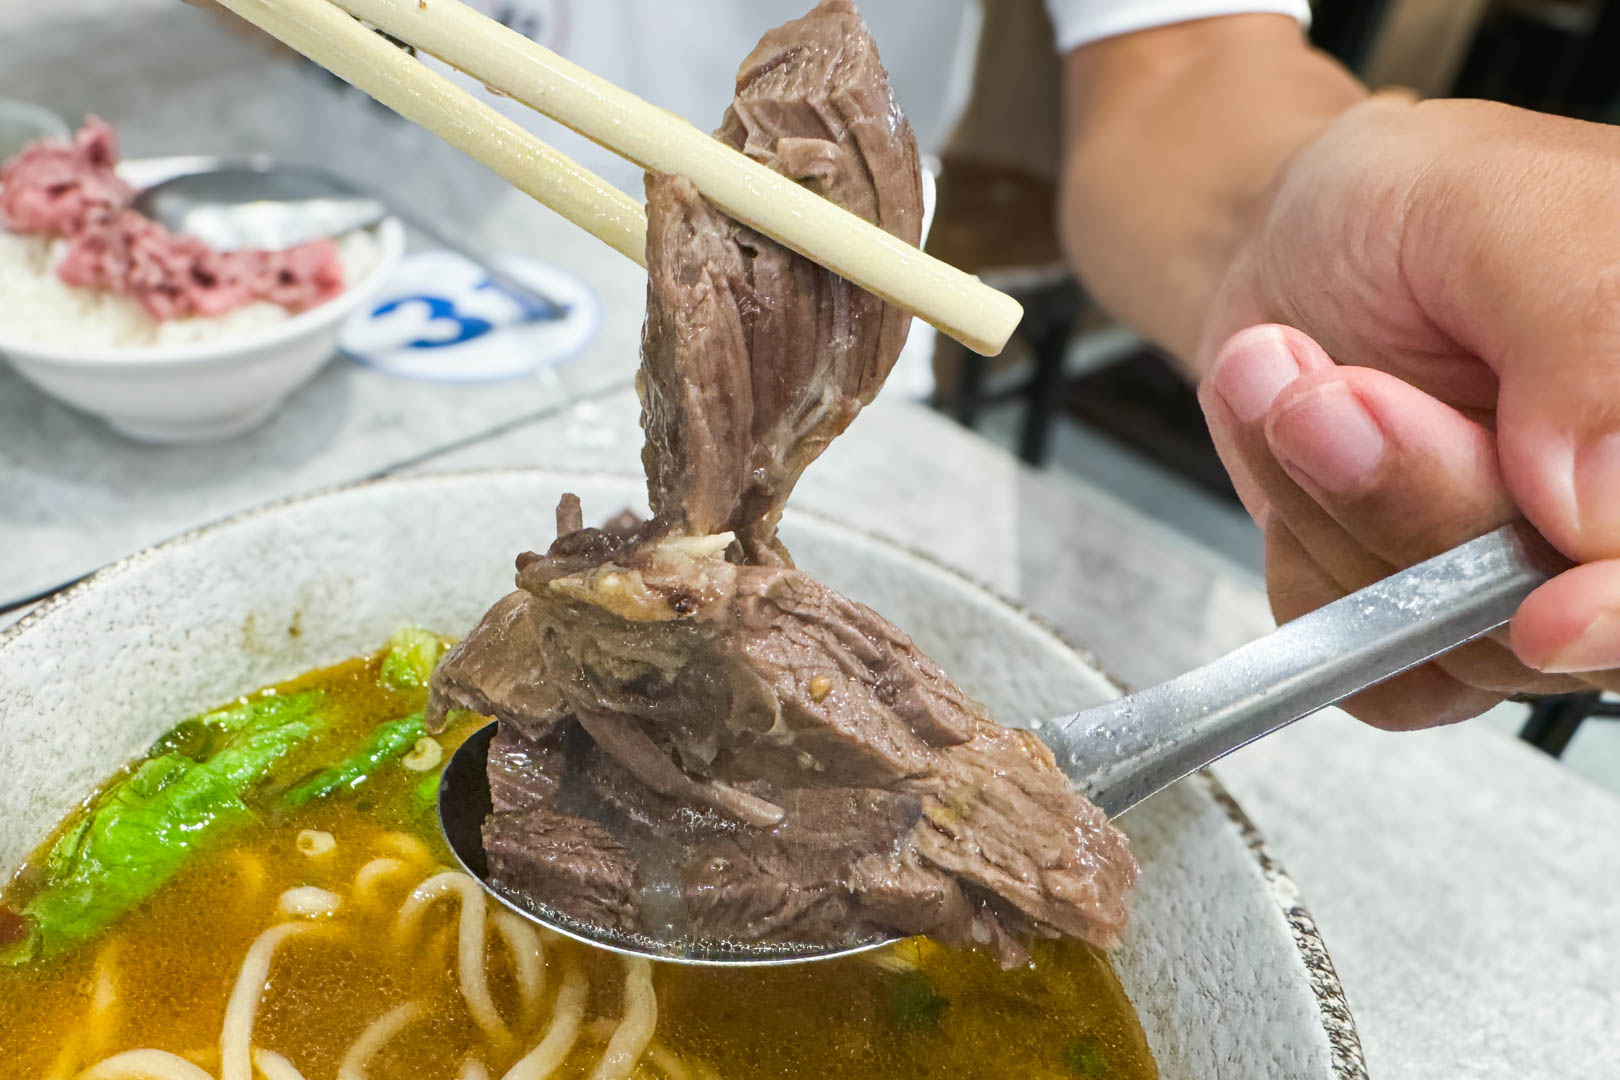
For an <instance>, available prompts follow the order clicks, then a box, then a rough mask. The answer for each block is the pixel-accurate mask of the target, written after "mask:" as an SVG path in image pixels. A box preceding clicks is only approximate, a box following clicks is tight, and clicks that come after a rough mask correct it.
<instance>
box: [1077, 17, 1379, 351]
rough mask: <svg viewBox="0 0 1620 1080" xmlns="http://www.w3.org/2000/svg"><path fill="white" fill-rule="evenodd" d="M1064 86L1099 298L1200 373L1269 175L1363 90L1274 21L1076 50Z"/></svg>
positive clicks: (1149, 33)
mask: <svg viewBox="0 0 1620 1080" xmlns="http://www.w3.org/2000/svg"><path fill="white" fill-rule="evenodd" d="M1064 81H1065V85H1064V95H1065V110H1066V111H1065V119H1064V125H1065V149H1064V179H1063V191H1062V207H1061V218H1060V220H1061V223H1062V228H1063V233H1064V237H1063V239H1064V244H1065V247H1066V249H1067V251H1068V253H1069V258H1070V261H1071V262H1072V263H1073V264H1074V266H1075V268H1076V270H1077V271H1078V272H1079V274H1080V276H1081V278H1082V280H1083V281H1084V283H1085V285H1086V287H1087V289H1088V291H1089V292H1090V293H1091V295H1092V296H1093V297H1094V298H1095V299H1097V301H1098V302H1099V303H1101V304H1102V305H1103V306H1104V307H1106V308H1107V309H1109V310H1110V311H1111V312H1113V313H1114V314H1115V315H1116V316H1117V317H1119V318H1120V319H1122V320H1124V321H1125V322H1126V323H1128V324H1130V325H1131V326H1133V327H1135V328H1136V329H1137V330H1138V331H1140V332H1141V333H1143V334H1144V335H1146V336H1147V337H1148V338H1150V339H1152V340H1153V341H1155V342H1157V343H1158V344H1160V345H1162V346H1164V347H1165V348H1167V349H1169V350H1170V351H1171V353H1173V354H1174V355H1175V356H1176V357H1177V358H1178V359H1180V360H1181V361H1182V362H1183V363H1185V364H1187V365H1189V367H1190V366H1191V364H1192V363H1193V358H1194V354H1195V351H1196V349H1197V345H1198V341H1199V332H1200V328H1201V326H1202V324H1203V319H1204V314H1205V312H1206V310H1207V309H1208V307H1209V304H1210V300H1211V298H1212V296H1213V293H1214V290H1215V287H1216V285H1217V283H1218V282H1219V280H1220V277H1221V275H1222V273H1223V272H1224V271H1225V269H1226V267H1227V266H1228V264H1229V263H1230V262H1231V259H1232V257H1233V255H1234V254H1235V253H1236V251H1237V249H1238V246H1239V244H1240V243H1241V242H1242V239H1243V237H1244V235H1245V234H1246V231H1247V229H1248V228H1249V227H1250V225H1251V223H1252V221H1253V219H1254V217H1255V215H1256V214H1257V213H1258V212H1259V209H1260V207H1261V205H1262V203H1263V197H1264V195H1265V193H1266V190H1267V188H1268V186H1269V185H1270V183H1271V181H1272V178H1273V177H1274V176H1275V175H1276V173H1277V171H1278V169H1279V168H1280V167H1281V166H1282V164H1283V163H1284V162H1285V161H1287V160H1288V159H1289V157H1291V156H1292V155H1293V154H1294V153H1295V151H1297V150H1298V149H1299V148H1300V147H1301V146H1303V145H1304V144H1305V143H1306V142H1308V141H1309V140H1310V139H1311V138H1312V137H1313V136H1315V135H1316V134H1317V133H1318V132H1320V131H1321V130H1322V129H1323V128H1324V127H1325V126H1326V125H1327V124H1328V123H1329V122H1330V121H1331V120H1332V119H1333V118H1334V117H1335V116H1337V115H1338V114H1339V113H1340V112H1342V111H1343V110H1345V109H1346V108H1349V107H1350V106H1351V105H1354V104H1355V103H1356V102H1357V101H1360V100H1361V99H1362V98H1364V97H1365V96H1366V91H1365V90H1364V89H1363V88H1362V86H1361V85H1360V84H1359V83H1358V82H1356V80H1355V79H1354V78H1353V77H1351V76H1350V75H1349V73H1347V72H1346V71H1345V70H1344V69H1343V68H1341V67H1340V66H1339V65H1338V64H1336V63H1335V62H1334V61H1333V60H1331V59H1329V58H1328V57H1327V56H1325V55H1323V54H1322V53H1319V52H1317V51H1315V50H1313V49H1311V48H1310V47H1309V46H1308V45H1307V44H1306V43H1305V41H1304V39H1303V35H1302V34H1301V33H1300V30H1299V27H1298V25H1297V24H1296V23H1294V21H1293V20H1291V19H1288V18H1285V17H1280V16H1276V15H1238V16H1229V17H1225V18H1218V19H1208V20H1203V21H1200V22H1194V23H1182V24H1179V25H1175V26H1167V27H1162V28H1159V29H1154V30H1146V31H1141V32H1139V33H1134V34H1126V35H1123V36H1120V37H1116V38H1111V39H1107V40H1104V41H1100V42H1097V43H1095V44H1092V45H1088V46H1085V47H1084V48H1081V49H1077V50H1075V51H1074V52H1073V53H1072V54H1070V55H1069V57H1068V59H1067V61H1066V64H1065V73H1064Z"/></svg>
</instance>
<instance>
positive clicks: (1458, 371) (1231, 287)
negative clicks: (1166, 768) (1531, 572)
mask: <svg viewBox="0 0 1620 1080" xmlns="http://www.w3.org/2000/svg"><path fill="white" fill-rule="evenodd" d="M1278 323H1280V324H1286V325H1287V326H1289V327H1294V328H1297V329H1283V328H1282V327H1280V326H1276V325H1263V324H1278ZM1256 324H1262V325H1256ZM1234 332H1235V336H1233V335H1234ZM1200 354H1201V355H1200V359H1199V367H1200V368H1202V369H1203V370H1206V371H1208V372H1209V374H1208V376H1207V377H1206V379H1205V380H1204V382H1203V385H1202V387H1201V389H1200V398H1201V400H1202V401H1203V404H1204V409H1205V413H1206V416H1207V417H1208V418H1209V422H1210V427H1211V430H1212V433H1213V434H1214V436H1215V440H1216V444H1217V446H1218V448H1219V449H1220V452H1221V456H1222V459H1223V460H1224V461H1225V463H1226V464H1227V467H1228V469H1229V470H1230V471H1231V473H1232V475H1233V478H1234V481H1235V483H1236V485H1237V487H1238V490H1239V493H1240V495H1241V496H1242V497H1243V500H1244V503H1245V505H1246V506H1247V507H1248V509H1249V510H1250V512H1251V513H1252V514H1253V515H1254V516H1255V519H1256V520H1257V521H1259V522H1260V523H1261V525H1262V527H1263V528H1264V530H1265V533H1266V550H1267V556H1266V558H1267V568H1266V571H1267V584H1268V589H1269V592H1270V594H1271V599H1272V605H1273V609H1274V611H1275V613H1276V615H1277V618H1278V619H1279V620H1286V619H1290V618H1294V617H1297V616H1298V615H1300V614H1303V613H1304V612H1306V611H1309V610H1312V609H1313V608H1316V607H1318V606H1320V605H1322V604H1324V603H1326V602H1328V601H1330V600H1332V599H1335V598H1336V597H1338V596H1340V595H1343V594H1344V593H1346V592H1348V591H1350V590H1353V589H1355V588H1359V587H1361V586H1362V585H1365V584H1368V583H1370V582H1371V581H1373V580H1376V579H1377V578H1379V577H1382V576H1384V575H1386V574H1388V573H1389V572H1391V571H1392V570H1393V569H1395V568H1398V567H1401V566H1406V565H1410V564H1411V563H1413V562H1416V561H1419V560H1421V559H1423V558H1426V557H1428V556H1430V555H1434V554H1437V553H1439V552H1440V551H1442V550H1445V549H1446V548H1448V547H1451V546H1454V545H1455V544H1457V543H1461V542H1462V541H1464V540H1467V539H1469V538H1471V537H1473V536H1477V535H1479V534H1481V533H1483V532H1485V531H1488V530H1489V529H1491V528H1493V527H1495V526H1497V525H1500V524H1503V523H1504V522H1506V521H1508V520H1510V519H1512V518H1513V517H1514V516H1515V515H1517V514H1521V513H1522V514H1523V515H1524V516H1526V517H1527V518H1528V519H1529V520H1530V521H1531V523H1532V524H1534V525H1535V526H1536V528H1538V529H1539V530H1540V531H1541V532H1542V534H1543V535H1544V536H1546V537H1547V538H1548V539H1549V540H1550V541H1551V542H1552V543H1553V544H1554V545H1555V546H1556V547H1558V548H1559V549H1560V550H1562V551H1563V552H1564V553H1565V554H1566V555H1568V556H1570V557H1571V558H1572V559H1575V560H1577V561H1580V562H1582V563H1583V565H1581V566H1579V567H1578V568H1576V569H1574V570H1571V571H1569V572H1567V573H1565V574H1564V575H1562V576H1560V577H1559V578H1557V579H1555V580H1554V581H1552V582H1550V583H1548V584H1547V585H1545V586H1543V587H1542V588H1541V589H1540V590H1538V591H1537V592H1536V593H1535V594H1534V595H1532V596H1531V597H1530V599H1529V600H1527V601H1526V602H1525V604H1524V605H1523V606H1522V607H1521V609H1520V611H1519V613H1518V616H1517V617H1516V618H1515V620H1514V622H1513V625H1512V628H1511V635H1510V636H1509V637H1507V638H1505V639H1504V640H1497V641H1492V640H1487V641H1483V642H1477V643H1475V644H1473V645H1471V646H1468V647H1466V648H1465V649H1462V650H1459V651H1458V652H1456V653H1453V654H1451V655H1450V656H1448V657H1446V658H1444V659H1442V660H1440V661H1436V662H1435V663H1433V664H1429V665H1425V666H1424V667H1423V668H1420V669H1417V670H1415V671H1413V672H1409V673H1408V674H1406V675H1404V676H1402V677H1400V678H1399V679H1397V680H1393V681H1391V682H1390V683H1387V684H1385V685H1384V686H1382V687H1379V688H1376V689H1374V690H1372V691H1368V692H1367V693H1365V694H1363V695H1360V696H1359V697H1358V698H1356V699H1354V700H1353V701H1352V702H1350V703H1348V704H1347V707H1348V708H1349V709H1350V710H1351V711H1352V712H1354V713H1356V714H1357V715H1358V716H1360V717H1362V718H1363V719H1365V720H1368V721H1369V722H1372V723H1375V724H1378V725H1379V726H1385V727H1398V728H1405V727H1419V726H1427V725H1430V724H1436V723H1444V722H1447V721H1451V720H1458V719H1462V718H1464V717H1467V716H1472V715H1475V714H1476V713H1478V712H1481V711H1483V710H1484V709H1486V708H1488V707H1489V706H1490V705H1492V704H1494V703H1495V702H1496V701H1498V700H1500V699H1501V698H1502V697H1503V696H1504V695H1506V694H1510V693H1550V692H1558V691H1567V690H1572V689H1579V688H1582V687H1585V686H1589V685H1595V686H1603V687H1620V675H1617V673H1616V672H1615V671H1613V670H1611V669H1614V668H1616V667H1620V131H1617V130H1615V129H1613V128H1607V127H1602V126H1599V125H1593V124H1584V123H1580V122H1577V121H1572V120H1564V119H1559V118H1553V117H1548V116H1542V115H1539V114H1535V113H1529V112H1525V111H1523V110H1518V109H1511V108H1508V107H1506V106H1500V105H1491V104H1487V103H1482V102H1462V101H1437V102H1427V103H1423V104H1417V105H1414V104H1412V103H1410V102H1406V101H1399V100H1391V99H1384V100H1376V99H1375V100H1374V101H1371V102H1368V103H1367V104H1364V105H1360V106H1357V107H1355V108H1353V109H1351V110H1349V111H1348V112H1347V113H1345V114H1344V115H1343V116H1342V117H1341V118H1340V119H1339V120H1337V121H1336V122H1335V123H1333V124H1332V125H1331V126H1329V127H1328V128H1327V130H1326V131H1325V133H1323V134H1322V135H1320V136H1319V137H1317V138H1316V139H1315V140H1314V141H1312V142H1311V143H1310V144H1309V145H1307V146H1306V147H1305V148H1304V149H1303V150H1302V151H1301V152H1300V153H1299V154H1297V155H1296V156H1295V157H1294V158H1292V159H1291V160H1290V162H1289V163H1288V164H1287V165H1286V166H1285V167H1284V168H1283V170H1282V172H1281V174H1280V176H1279V177H1278V179H1277V181H1276V183H1275V184H1274V185H1273V187H1272V189H1271V192H1270V194H1269V195H1268V197H1267V201H1266V205H1265V208H1264V212H1263V213H1262V214H1261V215H1259V217H1258V218H1257V219H1256V224H1255V226H1254V228H1253V231H1252V234H1251V235H1250V236H1249V238H1248V239H1247V241H1246V242H1245V244H1244V245H1243V247H1242V248H1241V249H1240V252H1239V254H1238V256H1237V257H1236V259H1235V260H1234V261H1233V263H1232V265H1231V267H1230V269H1229V270H1228V272H1227V273H1226V275H1225V278H1224V280H1223V282H1222V284H1221V286H1220V287H1219V289H1218V290H1217V293H1216V299H1215V301H1214V303H1213V304H1212V306H1211V308H1210V314H1209V317H1208V320H1207V322H1206V326H1205V332H1204V337H1203V342H1202V344H1201V346H1200ZM1330 357H1331V359H1330Z"/></svg>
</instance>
